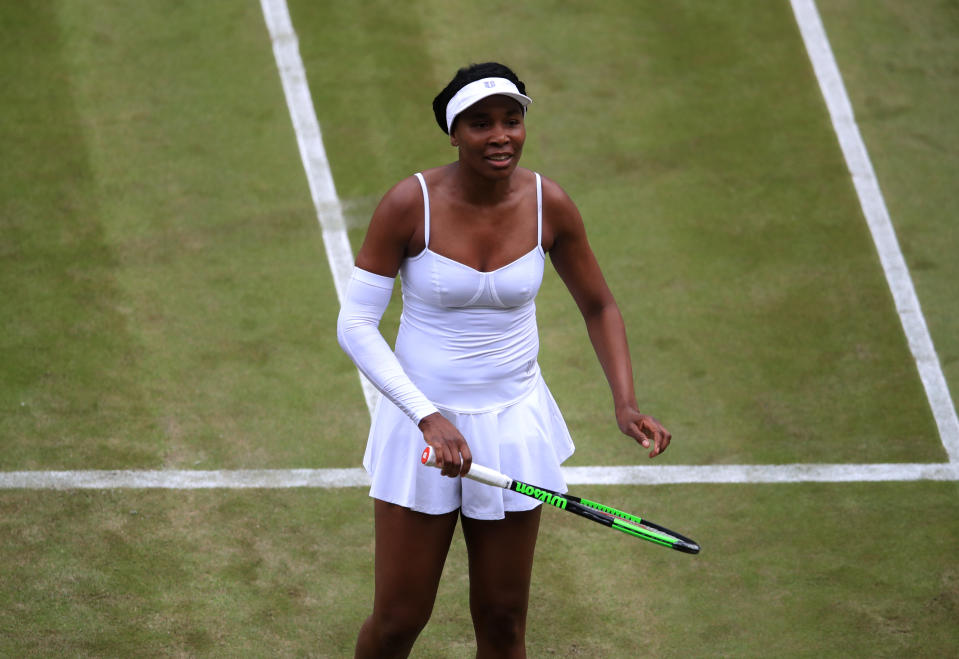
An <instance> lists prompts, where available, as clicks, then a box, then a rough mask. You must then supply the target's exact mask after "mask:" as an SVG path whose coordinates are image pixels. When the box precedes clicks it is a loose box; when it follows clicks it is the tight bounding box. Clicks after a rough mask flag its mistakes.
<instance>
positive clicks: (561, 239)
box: [543, 178, 672, 458]
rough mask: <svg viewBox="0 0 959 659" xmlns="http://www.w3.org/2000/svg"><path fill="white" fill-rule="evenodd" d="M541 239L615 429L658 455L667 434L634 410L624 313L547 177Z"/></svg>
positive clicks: (573, 213) (564, 198)
mask: <svg viewBox="0 0 959 659" xmlns="http://www.w3.org/2000/svg"><path fill="white" fill-rule="evenodd" d="M543 243H544V249H547V251H548V252H549V255H550V260H551V261H552V263H553V267H555V268H556V272H557V273H558V274H559V276H560V278H561V279H562V280H563V283H564V284H566V288H568V289H569V292H570V294H571V295H572V296H573V300H574V301H575V302H576V306H577V307H578V308H579V310H580V313H582V315H583V320H584V321H585V323H586V331H587V333H588V334H589V340H590V342H591V343H592V345H593V349H594V350H595V351H596V356H597V358H598V359H599V363H600V365H601V366H602V368H603V373H604V374H605V375H606V380H607V382H608V383H609V387H610V390H611V391H612V395H613V404H614V407H615V410H616V422H617V424H618V425H619V428H620V430H621V431H622V432H623V433H624V434H626V435H628V436H630V437H632V438H633V439H635V440H636V441H638V442H640V443H641V444H642V445H643V446H644V447H645V448H651V449H652V450H651V451H650V454H649V457H651V458H652V457H655V456H657V455H659V454H660V453H662V452H663V451H664V450H666V447H667V446H669V442H670V440H671V439H672V436H671V435H670V433H669V431H667V430H666V428H664V427H663V426H662V424H660V423H659V421H657V420H656V419H654V418H653V417H651V416H649V415H648V414H643V413H642V412H640V411H639V406H638V405H637V403H636V392H635V389H634V386H633V368H632V361H631V359H630V354H629V345H628V343H627V340H626V326H625V323H624V322H623V315H622V313H621V312H620V310H619V306H618V305H617V304H616V300H615V299H614V297H613V294H612V292H611V291H610V289H609V286H608V285H607V283H606V279H605V278H604V277H603V273H602V271H601V270H600V267H599V263H598V262H597V261H596V256H595V254H593V250H592V248H591V247H590V244H589V240H588V239H587V236H586V228H585V226H584V224H583V218H582V216H581V215H580V212H579V209H578V208H577V207H576V204H574V203H573V201H572V199H570V198H569V195H567V194H566V192H565V191H563V189H562V188H561V187H560V186H559V185H557V184H556V183H555V182H553V181H550V180H548V179H546V178H544V179H543Z"/></svg>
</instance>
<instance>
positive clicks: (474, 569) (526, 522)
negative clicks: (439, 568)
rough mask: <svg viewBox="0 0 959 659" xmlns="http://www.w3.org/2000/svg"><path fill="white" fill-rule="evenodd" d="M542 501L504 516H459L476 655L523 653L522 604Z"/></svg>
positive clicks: (526, 595)
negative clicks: (494, 518)
mask: <svg viewBox="0 0 959 659" xmlns="http://www.w3.org/2000/svg"><path fill="white" fill-rule="evenodd" d="M541 511H542V507H541V506H537V507H536V508H534V509H533V510H530V511H526V512H512V513H510V512H508V513H506V519H503V520H495V521H489V520H477V519H470V518H468V517H463V536H464V538H465V539H466V549H467V553H468V555H469V573H470V611H471V612H472V615H473V627H474V629H475V630H476V656H477V657H525V656H526V609H527V607H528V605H529V584H530V578H531V577H532V572H533V553H534V550H535V548H536V536H537V533H538V531H539V519H540V513H541Z"/></svg>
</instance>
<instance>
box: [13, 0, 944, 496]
mask: <svg viewBox="0 0 959 659" xmlns="http://www.w3.org/2000/svg"><path fill="white" fill-rule="evenodd" d="M261 4H262V6H263V14H264V17H265V18H266V22H267V26H268V28H269V30H270V36H271V39H272V41H273V50H274V54H275V55H276V60H277V67H278V69H279V71H280V76H281V78H282V80H283V89H284V92H285V93H286V98H287V104H288V106H289V107H290V115H291V117H292V119H293V125H294V128H295V129H296V134H297V143H298V144H299V147H300V154H301V157H302V158H303V165H304V168H305V169H306V173H307V178H308V180H309V183H310V192H311V194H312V195H313V200H314V203H315V205H316V209H317V216H318V218H319V221H320V225H321V227H322V229H323V240H324V243H325V244H326V251H327V257H328V258H329V259H330V267H331V269H332V270H333V277H334V283H335V285H336V287H337V294H338V295H340V296H341V299H342V291H343V290H345V283H346V280H347V279H348V277H349V268H350V267H351V264H350V257H351V255H352V252H351V250H350V246H349V241H348V239H347V236H346V230H345V227H344V223H343V217H342V210H341V208H340V204H339V200H338V198H337V197H336V191H335V188H334V186H333V178H332V174H331V173H330V169H329V162H328V161H327V159H326V153H325V151H324V149H323V143H322V138H321V135H320V129H319V124H318V122H317V121H316V115H315V112H314V109H313V102H312V100H311V98H310V93H309V89H308V87H307V85H306V74H305V72H304V70H303V63H302V60H301V59H300V54H299V48H298V45H297V41H296V35H295V34H294V33H293V28H292V25H291V24H290V17H289V12H288V10H287V7H286V3H285V1H284V0H261ZM792 6H793V10H794V12H795V14H796V19H797V22H798V23H799V27H800V32H801V33H802V35H803V40H804V41H805V43H806V49H807V50H808V51H809V56H810V59H811V60H812V62H813V67H814V68H815V70H816V75H817V77H818V78H819V81H820V86H821V87H822V90H823V95H824V96H825V97H826V103H827V105H828V106H829V110H830V116H831V117H832V120H833V125H834V126H835V128H836V133H837V135H838V136H839V140H840V144H841V145H842V148H843V153H844V155H845V156H846V159H847V164H848V166H849V170H850V172H851V173H852V176H853V180H854V182H855V185H856V190H857V192H859V195H860V197H859V198H860V203H861V204H862V205H863V210H864V212H865V214H866V218H867V221H868V222H869V226H870V230H871V231H872V232H873V237H874V240H875V241H876V245H877V248H878V249H879V252H880V259H881V260H882V263H883V269H884V271H885V272H886V277H887V279H888V281H889V285H890V288H892V290H893V296H894V298H895V300H896V306H897V309H898V310H899V314H900V318H901V319H902V323H903V327H904V329H905V330H906V333H907V336H908V337H909V339H908V340H909V345H910V349H911V350H912V351H913V355H914V356H915V358H916V361H917V364H918V365H919V369H920V374H921V377H922V380H923V384H924V386H925V387H926V392H927V396H929V399H930V404H931V405H932V407H933V411H934V414H935V416H936V422H937V424H938V425H939V431H940V435H941V437H942V441H943V444H944V446H945V447H946V451H947V453H948V454H949V459H950V462H949V463H929V464H898V463H893V464H790V465H703V466H684V465H677V466H673V465H664V466H641V467H629V466H626V467H612V466H605V467H564V468H563V473H564V475H565V477H566V480H567V482H568V483H569V484H570V485H588V484H605V485H614V484H622V485H627V484H628V485H665V484H681V483H704V484H705V483H800V482H832V483H840V482H859V481H862V482H896V481H916V480H930V481H956V480H959V422H957V420H956V412H955V407H954V406H953V405H952V399H951V398H950V397H949V392H948V388H947V387H946V384H945V378H944V377H943V375H942V369H941V368H940V366H939V361H938V358H937V357H936V355H935V351H934V350H933V347H932V340H931V339H930V338H929V333H928V329H926V326H925V321H924V320H923V317H922V313H921V311H920V309H919V302H918V299H917V298H916V294H915V290H914V289H913V287H912V281H911V278H910V277H909V271H908V270H907V269H906V265H905V261H904V259H903V258H902V254H901V252H900V251H899V246H898V242H897V241H896V237H895V232H894V231H893V229H892V224H891V221H890V220H889V214H888V211H887V210H886V207H885V203H884V202H883V199H882V194H881V192H880V191H879V185H878V182H877V181H876V176H875V173H874V172H873V170H872V165H871V163H870V161H869V157H868V154H867V152H866V149H865V145H864V144H863V143H862V138H861V137H860V135H859V130H858V128H857V127H856V124H855V120H854V118H853V114H852V107H851V105H850V104H849V99H848V96H847V95H846V91H845V88H844V86H843V84H842V79H841V77H840V75H839V70H838V67H837V66H836V63H835V59H834V57H833V55H832V50H831V49H830V46H829V42H828V40H827V39H826V34H825V31H824V30H823V27H822V22H821V20H820V19H819V14H818V12H817V11H816V7H815V5H814V4H813V2H811V0H792ZM361 380H362V381H364V382H365V379H363V378H362V376H361ZM365 386H366V385H364V393H365V392H366V388H365ZM367 401H368V404H369V402H370V397H369V396H367ZM371 409H372V406H371ZM368 485H369V477H368V476H367V474H366V472H365V471H364V470H362V469H276V470H271V469H260V470H235V471H223V470H220V471H178V470H156V471H137V470H132V471H131V470H117V471H14V472H0V489H61V490H62V489H89V488H94V489H106V488H161V489H199V488H291V487H314V488H339V487H360V486H368Z"/></svg>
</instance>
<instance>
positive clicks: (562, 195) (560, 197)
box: [540, 174, 579, 220]
mask: <svg viewBox="0 0 959 659" xmlns="http://www.w3.org/2000/svg"><path fill="white" fill-rule="evenodd" d="M540 178H541V179H542V181H543V212H544V213H546V214H548V215H550V216H552V217H554V218H557V219H562V218H568V219H573V220H575V219H576V218H578V217H579V210H578V209H577V208H576V203H575V202H574V201H573V199H572V197H570V196H569V194H568V193H567V192H566V190H565V189H564V188H563V186H562V185H560V184H559V183H558V182H556V181H555V180H553V179H551V178H549V177H547V176H543V175H542V174H540Z"/></svg>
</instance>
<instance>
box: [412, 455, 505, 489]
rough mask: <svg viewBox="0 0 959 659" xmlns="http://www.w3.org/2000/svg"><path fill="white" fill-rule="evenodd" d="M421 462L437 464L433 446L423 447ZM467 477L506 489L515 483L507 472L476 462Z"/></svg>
mask: <svg viewBox="0 0 959 659" xmlns="http://www.w3.org/2000/svg"><path fill="white" fill-rule="evenodd" d="M420 462H422V463H423V464H425V465H426V466H427V467H435V466H436V455H435V454H434V453H433V448H432V447H431V446H427V447H426V448H425V449H423V454H422V455H421V456H420ZM466 478H469V479H471V480H474V481H476V482H478V483H484V484H486V485H492V486H493V487H501V488H503V489H504V490H506V489H509V486H510V485H512V484H513V479H512V478H510V477H509V476H507V475H506V474H501V473H500V472H498V471H496V470H495V469H490V468H489V467H484V466H483V465H478V464H476V463H475V462H474V463H473V464H472V465H471V466H470V470H469V472H468V473H467V474H466Z"/></svg>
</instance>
